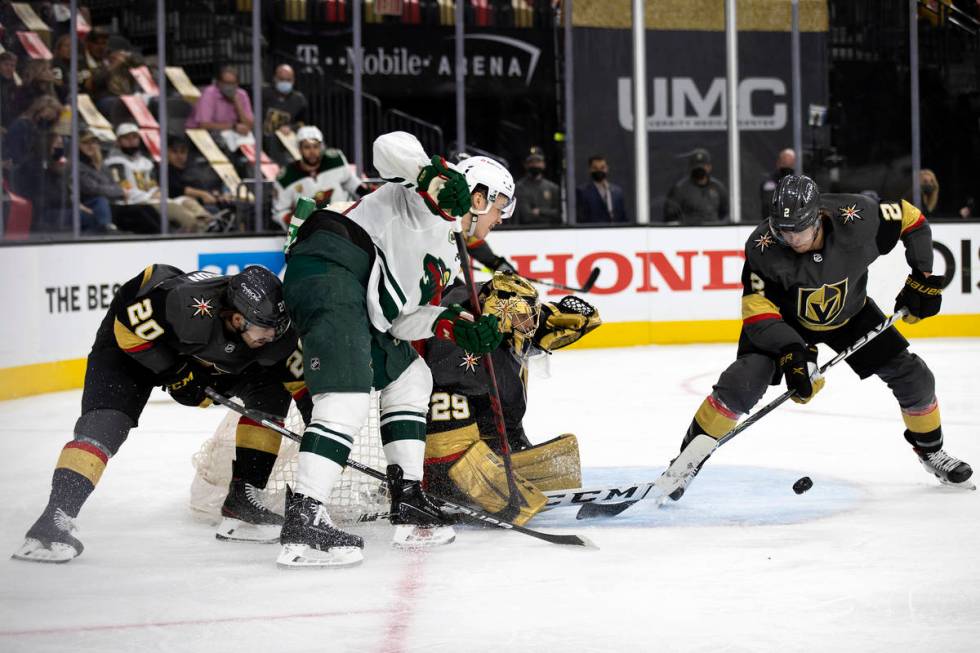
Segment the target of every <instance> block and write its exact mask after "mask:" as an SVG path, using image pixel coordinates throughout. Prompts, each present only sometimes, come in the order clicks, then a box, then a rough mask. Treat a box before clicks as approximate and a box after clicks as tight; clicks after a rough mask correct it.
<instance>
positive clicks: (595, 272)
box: [582, 268, 600, 292]
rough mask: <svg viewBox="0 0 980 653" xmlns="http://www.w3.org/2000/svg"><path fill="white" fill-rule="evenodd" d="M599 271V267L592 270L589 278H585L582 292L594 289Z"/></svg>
mask: <svg viewBox="0 0 980 653" xmlns="http://www.w3.org/2000/svg"><path fill="white" fill-rule="evenodd" d="M599 272H600V270H599V268H595V269H594V270H592V274H590V275H589V278H588V279H586V280H585V283H584V284H582V292H589V291H590V290H592V286H594V285H595V282H596V280H597V279H598V278H599Z"/></svg>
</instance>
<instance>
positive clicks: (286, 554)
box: [278, 132, 514, 566]
mask: <svg viewBox="0 0 980 653" xmlns="http://www.w3.org/2000/svg"><path fill="white" fill-rule="evenodd" d="M374 167H375V168H376V169H377V170H378V171H379V172H380V173H381V175H382V176H383V177H384V178H385V179H387V180H388V182H389V183H387V184H385V185H383V186H382V187H381V188H379V189H378V190H376V191H374V192H373V193H371V194H370V195H367V196H365V197H364V198H363V199H362V200H361V201H360V202H359V203H358V204H357V205H355V206H353V207H351V208H350V209H348V210H347V211H346V212H345V213H344V214H343V215H342V214H339V213H334V212H331V211H316V212H315V213H313V215H312V216H310V217H309V218H306V219H305V220H303V224H302V226H301V227H299V226H298V225H296V224H295V223H296V221H294V222H293V224H291V225H290V232H289V236H288V237H287V248H288V252H289V259H288V261H289V263H288V265H287V268H286V277H285V297H286V303H287V305H288V306H289V312H290V316H291V317H292V319H293V322H294V324H295V325H296V327H297V329H298V330H299V333H300V337H301V339H302V340H303V363H304V365H303V367H304V371H305V380H306V384H307V385H308V387H309V390H310V393H311V394H312V395H313V415H312V421H311V422H310V424H309V426H308V427H307V428H306V431H305V432H304V434H303V441H302V444H301V445H300V453H299V464H298V469H297V474H296V485H295V487H294V488H293V490H294V491H295V493H294V494H292V495H291V496H289V497H287V500H286V523H285V524H284V525H283V528H282V535H281V538H280V540H281V542H282V545H283V547H282V552H281V553H280V556H279V559H278V562H279V564H280V565H282V566H343V565H351V564H357V563H358V562H360V561H361V560H362V559H363V555H362V552H361V549H362V548H363V546H364V543H363V540H362V539H361V538H360V537H358V536H356V535H351V534H348V533H345V532H343V531H340V530H338V529H337V528H335V527H334V526H333V524H332V522H331V520H330V517H329V515H328V514H327V512H326V510H325V508H324V506H323V502H324V501H325V500H326V499H327V497H328V496H329V495H330V491H331V488H332V487H333V486H334V485H335V484H336V482H337V480H338V479H339V478H340V474H341V472H342V471H343V468H344V466H345V465H346V463H347V457H348V454H349V453H350V449H351V445H352V443H353V439H354V436H355V434H356V433H357V432H358V430H359V429H360V428H361V425H362V424H363V423H364V422H365V420H366V419H367V416H368V406H369V394H368V393H369V391H370V390H371V388H372V387H374V388H376V389H378V390H380V391H381V421H380V424H381V440H382V443H383V448H384V453H385V458H386V459H387V460H388V463H389V465H388V469H387V470H386V471H387V474H388V484H389V490H390V493H391V518H390V519H391V521H392V523H393V524H395V525H396V527H395V539H394V542H393V543H394V544H395V545H396V546H427V545H438V544H446V543H449V542H451V541H452V540H453V539H454V537H455V534H454V532H453V529H452V527H451V526H448V525H444V523H445V516H444V515H443V514H442V513H441V511H440V510H439V509H438V508H437V507H436V506H435V505H434V504H433V503H431V502H430V501H429V499H428V497H427V496H426V495H425V493H424V492H423V491H422V488H421V480H422V461H423V457H424V451H425V416H426V413H427V412H428V403H429V395H430V393H431V391H432V377H431V375H430V374H429V369H428V367H426V365H425V362H424V361H422V360H421V359H420V358H419V357H418V354H417V353H416V352H415V350H414V349H413V348H412V346H411V345H410V342H411V341H412V340H420V339H424V338H428V337H431V336H433V335H435V336H436V337H437V338H441V339H446V340H453V341H455V342H458V343H459V344H460V345H462V346H463V347H464V348H465V349H466V350H468V351H472V352H474V353H478V354H479V353H484V352H488V351H491V350H493V349H494V348H496V347H497V345H498V344H499V343H500V340H501V334H500V331H499V329H498V328H497V318H496V317H494V316H483V317H481V318H480V319H477V320H473V318H472V316H470V315H468V314H467V313H466V312H464V311H463V310H462V308H460V307H459V306H451V307H448V308H446V307H442V306H433V305H430V302H432V301H433V300H435V301H436V302H438V300H439V299H441V295H442V291H443V289H444V288H445V287H446V286H447V285H448V284H449V282H450V281H451V280H452V279H453V277H455V276H456V274H457V273H458V272H459V270H460V261H459V258H458V250H457V248H456V245H455V240H454V235H455V233H456V232H457V231H458V230H460V229H462V231H463V233H465V234H466V235H469V236H477V237H479V238H482V237H484V236H485V235H486V234H487V233H488V232H489V231H490V230H491V229H493V227H494V226H496V225H497V224H498V223H499V222H500V221H501V220H502V219H503V218H504V217H507V216H509V215H510V213H511V212H512V210H513V194H514V181H513V179H512V178H511V176H510V173H508V172H507V170H506V169H505V168H504V167H503V166H501V165H499V164H498V163H496V162H494V161H492V160H490V159H486V158H484V157H474V158H472V159H467V160H466V161H464V162H463V164H461V165H460V170H456V169H455V167H454V166H451V165H449V164H447V163H446V162H445V160H444V159H442V158H440V157H438V156H433V157H431V159H430V158H429V157H428V156H427V155H426V154H425V151H424V150H423V149H422V146H421V144H420V143H419V142H418V140H417V139H416V138H415V137H414V136H412V135H410V134H407V133H405V132H393V133H390V134H384V135H382V136H380V137H378V139H377V140H376V141H375V142H374Z"/></svg>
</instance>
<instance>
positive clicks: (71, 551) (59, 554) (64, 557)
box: [10, 538, 78, 564]
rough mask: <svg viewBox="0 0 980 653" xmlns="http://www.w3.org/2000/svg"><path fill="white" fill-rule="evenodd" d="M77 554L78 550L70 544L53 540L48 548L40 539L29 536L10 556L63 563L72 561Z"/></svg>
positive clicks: (31, 560)
mask: <svg viewBox="0 0 980 653" xmlns="http://www.w3.org/2000/svg"><path fill="white" fill-rule="evenodd" d="M77 556H78V551H76V550H75V547H73V546H71V545H70V544H63V543H61V542H52V543H51V547H50V548H48V547H45V546H44V545H43V544H41V542H40V540H35V539H34V538H28V539H27V540H25V541H24V544H23V545H21V547H20V548H19V549H17V550H16V551H15V552H14V554H13V555H12V556H10V557H11V558H13V559H14V560H26V561H28V562H47V563H54V564H62V563H65V562H69V561H71V560H72V559H73V558H75V557H77Z"/></svg>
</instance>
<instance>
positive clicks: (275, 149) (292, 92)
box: [262, 64, 308, 165]
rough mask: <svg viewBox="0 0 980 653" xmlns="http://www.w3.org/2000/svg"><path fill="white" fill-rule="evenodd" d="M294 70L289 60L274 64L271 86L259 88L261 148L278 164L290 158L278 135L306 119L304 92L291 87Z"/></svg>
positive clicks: (292, 85) (303, 122) (293, 81)
mask: <svg viewBox="0 0 980 653" xmlns="http://www.w3.org/2000/svg"><path fill="white" fill-rule="evenodd" d="M295 80H296V74H295V73H294V72H293V69H292V67H291V66H290V65H288V64H280V65H279V66H277V67H276V73H275V76H274V77H273V78H272V86H271V87H265V88H263V89H262V106H263V107H264V108H265V118H264V119H263V120H262V133H263V136H264V138H263V142H262V149H263V150H265V151H266V152H268V153H269V156H270V157H271V158H272V159H273V160H274V161H276V162H278V163H279V164H280V165H286V164H287V163H288V162H290V161H292V156H291V155H290V154H289V150H287V149H286V147H285V146H283V144H282V142H281V141H280V140H279V136H278V135H282V136H286V137H288V136H289V135H290V134H292V133H294V132H295V131H296V130H297V129H299V128H300V127H302V126H303V125H304V124H305V123H306V120H307V118H306V111H307V107H308V104H307V101H306V96H305V95H303V94H302V93H300V92H299V91H297V90H296V89H295V88H294V83H295ZM277 134H278V135H277Z"/></svg>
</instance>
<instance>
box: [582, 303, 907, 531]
mask: <svg viewBox="0 0 980 653" xmlns="http://www.w3.org/2000/svg"><path fill="white" fill-rule="evenodd" d="M906 315H908V309H907V308H904V307H903V308H900V309H899V310H898V311H896V312H895V314H894V315H892V316H891V317H889V318H888V319H886V320H885V321H884V322H882V323H881V324H879V325H878V326H876V327H875V328H873V329H872V330H871V331H869V332H868V333H866V334H864V335H863V336H861V337H860V338H858V339H857V340H856V341H855V342H854V344H852V345H851V346H850V347H848V348H847V349H844V350H843V351H841V352H839V353H838V354H837V355H836V356H834V357H833V358H831V359H830V360H829V361H828V362H827V363H824V364H823V365H821V366H820V373H821V374H823V373H824V372H826V371H827V370H829V369H830V368H831V367H833V366H834V365H837V363H840V362H841V361H843V360H847V358H848V357H850V356H851V354H853V353H854V352H856V351H857V350H858V349H861V348H862V347H864V346H865V345H866V344H868V343H869V342H871V341H872V340H874V339H875V338H877V337H878V336H879V335H881V334H882V333H884V332H885V331H886V330H888V329H889V328H891V327H892V326H893V325H894V324H895V323H896V322H898V321H899V320H900V319H902V317H904V316H906ZM795 392H796V391H795V390H787V391H786V392H784V393H783V394H781V395H779V396H778V397H776V398H775V399H773V400H772V401H771V402H769V403H768V404H766V405H765V406H764V407H762V408H760V409H759V410H757V411H756V412H754V413H752V415H750V416H749V417H747V418H745V419H744V420H742V422H741V423H739V424H736V425H735V427H734V428H732V430H730V431H729V432H728V433H726V434H725V435H723V436H721V437H720V438H718V439H717V440H716V439H715V438H713V437H711V436H710V435H707V434H705V433H702V434H700V435H698V436H697V437H695V438H694V439H693V440H691V441H690V442H688V443H687V446H686V447H684V450H683V451H681V453H680V454H679V455H678V456H677V458H675V459H674V460H673V461H672V462H671V463H670V465H669V466H668V467H667V469H665V470H664V473H663V474H661V475H660V478H658V479H657V480H656V481H655V482H654V487H655V488H656V490H657V491H656V492H655V493H654V495H655V498H656V499H657V503H658V505H663V503H664V501H666V500H667V497H669V496H670V495H671V494H673V493H674V492H676V491H677V490H681V489H686V488H687V486H688V484H689V483H690V482H691V480H692V479H693V478H694V476H695V475H696V474H697V473H698V470H700V469H701V465H703V464H704V461H706V460H707V459H708V458H709V457H710V456H711V454H713V453H714V452H715V450H716V449H717V448H718V447H720V446H721V445H723V444H725V443H726V442H728V441H730V440H731V439H732V438H734V437H735V436H736V435H738V434H739V433H741V432H742V431H744V430H745V429H747V428H749V427H750V426H752V425H753V424H755V423H756V422H758V421H759V420H760V419H762V418H763V417H765V416H766V415H768V414H769V413H771V412H772V411H774V410H776V409H777V408H778V407H780V406H782V405H783V404H784V403H786V401H788V400H789V399H790V398H791V397H792V396H793V395H794V394H795ZM643 498H647V496H646V495H645V496H644V497H643ZM639 500H640V499H636V500H633V501H626V502H624V503H618V504H605V505H602V504H595V503H589V504H586V505H584V506H582V507H581V508H580V509H579V512H578V515H576V519H590V518H592V517H612V516H614V515H618V514H619V513H621V512H623V511H624V510H626V509H627V508H629V507H630V506H632V505H633V504H634V503H636V502H637V501H639Z"/></svg>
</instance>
